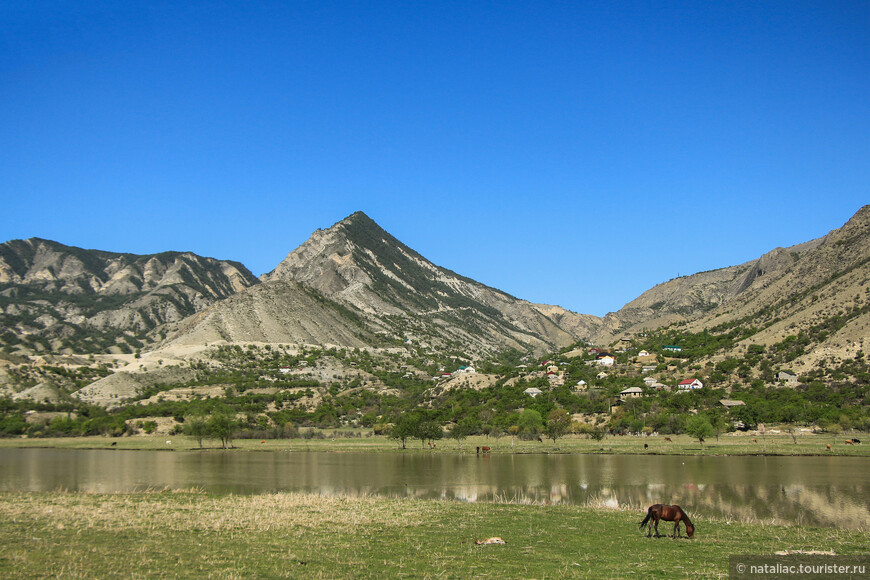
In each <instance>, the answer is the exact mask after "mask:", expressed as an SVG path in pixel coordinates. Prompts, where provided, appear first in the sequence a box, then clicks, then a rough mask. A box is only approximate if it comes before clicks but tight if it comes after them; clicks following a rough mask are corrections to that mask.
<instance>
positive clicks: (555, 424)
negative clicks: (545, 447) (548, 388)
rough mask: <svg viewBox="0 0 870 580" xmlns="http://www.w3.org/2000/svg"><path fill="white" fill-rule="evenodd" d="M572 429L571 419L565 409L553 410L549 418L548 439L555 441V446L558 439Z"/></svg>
mask: <svg viewBox="0 0 870 580" xmlns="http://www.w3.org/2000/svg"><path fill="white" fill-rule="evenodd" d="M570 427H571V417H570V415H568V412H567V411H566V410H565V409H553V410H552V411H551V412H550V414H549V415H548V416H547V427H546V433H547V438H549V439H552V440H553V445H554V446H555V445H556V439H558V438H559V437H561V436H562V435H564V434H565V433H567V432H568V429H569V428H570Z"/></svg>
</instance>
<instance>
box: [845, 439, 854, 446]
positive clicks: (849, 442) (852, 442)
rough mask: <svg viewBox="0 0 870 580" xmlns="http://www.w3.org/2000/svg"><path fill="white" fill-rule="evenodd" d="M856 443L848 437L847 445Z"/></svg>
mask: <svg viewBox="0 0 870 580" xmlns="http://www.w3.org/2000/svg"><path fill="white" fill-rule="evenodd" d="M854 444H855V442H854V441H852V440H851V439H846V445H854Z"/></svg>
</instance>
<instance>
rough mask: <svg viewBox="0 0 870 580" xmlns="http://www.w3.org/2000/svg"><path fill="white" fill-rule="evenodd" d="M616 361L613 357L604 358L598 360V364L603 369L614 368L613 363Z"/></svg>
mask: <svg viewBox="0 0 870 580" xmlns="http://www.w3.org/2000/svg"><path fill="white" fill-rule="evenodd" d="M615 361H616V359H615V358H613V357H612V356H603V357H601V358H599V359H598V361H597V362H598V364H599V365H601V366H603V367H612V366H613V363H614V362H615Z"/></svg>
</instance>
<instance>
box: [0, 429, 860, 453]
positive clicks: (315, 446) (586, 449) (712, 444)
mask: <svg viewBox="0 0 870 580" xmlns="http://www.w3.org/2000/svg"><path fill="white" fill-rule="evenodd" d="M327 433H328V432H327ZM859 435H861V434H859ZM668 439H669V440H668V441H665V439H664V437H663V436H654V437H652V436H651V437H632V436H608V437H606V438H605V439H604V440H601V441H594V440H590V439H587V438H582V437H579V436H567V437H564V438H560V439H558V440H557V442H556V444H555V445H554V444H553V442H552V441H551V440H547V441H546V442H543V443H541V442H537V441H521V440H514V441H510V439H509V438H499V439H494V438H492V437H490V438H486V437H483V436H475V437H469V438H468V439H466V440H464V441H463V442H462V445H461V447H460V446H459V444H458V443H457V442H456V441H454V440H446V439H443V440H439V441H436V442H435V444H434V445H421V442H420V441H419V440H415V441H413V442H410V441H409V442H407V444H406V447H405V448H402V447H401V445H399V444H398V443H397V442H396V440H394V439H390V438H388V437H385V436H382V435H361V436H357V435H355V436H352V437H348V436H344V434H337V435H336V436H335V437H334V438H332V437H324V438H312V439H306V438H296V439H234V440H233V441H232V445H231V446H230V447H227V448H222V447H221V446H220V445H219V444H218V443H217V442H216V441H214V440H210V439H204V440H203V441H202V446H201V447H200V444H199V441H198V440H197V439H196V438H194V437H190V436H185V435H134V436H130V437H105V436H89V437H62V438H20V437H19V438H3V439H0V449H12V448H46V449H113V450H128V451H129V450H139V451H146V450H147V451H202V452H214V451H220V452H287V451H291V452H292V451H321V452H336V453H351V452H359V453H417V454H453V455H476V454H477V448H483V447H488V448H489V450H488V451H487V452H485V453H486V454H497V455H507V454H514V455H526V454H544V455H571V454H583V455H637V456H642V455H656V456H666V455H680V456H700V457H703V456H763V457H821V456H831V457H867V458H870V436H868V437H866V440H867V441H868V443H866V444H861V443H859V444H852V445H848V444H845V440H846V439H850V437H846V436H843V435H831V434H820V435H817V434H814V435H801V436H798V437H797V442H796V443H795V441H794V440H793V439H792V437H791V436H789V435H768V436H766V437H765V438H764V441H760V440H759V438H757V437H751V436H745V435H737V436H733V435H723V436H721V437H720V438H719V440H718V441H709V442H706V443H705V444H704V446H703V447H699V443H698V440H697V439H693V438H690V437H688V436H686V435H672V436H668ZM859 439H860V437H859ZM828 446H830V447H828Z"/></svg>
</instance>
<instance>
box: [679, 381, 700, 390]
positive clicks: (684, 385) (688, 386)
mask: <svg viewBox="0 0 870 580" xmlns="http://www.w3.org/2000/svg"><path fill="white" fill-rule="evenodd" d="M703 388H704V383H702V382H701V381H699V380H698V379H683V380H682V381H680V382H679V384H677V389H679V390H681V391H692V390H694V389H703Z"/></svg>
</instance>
